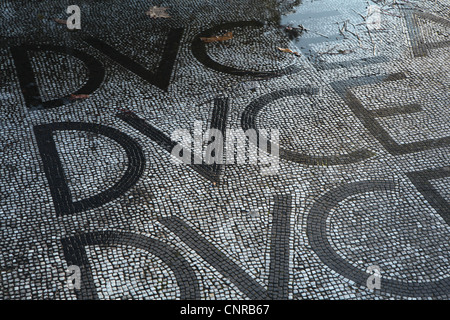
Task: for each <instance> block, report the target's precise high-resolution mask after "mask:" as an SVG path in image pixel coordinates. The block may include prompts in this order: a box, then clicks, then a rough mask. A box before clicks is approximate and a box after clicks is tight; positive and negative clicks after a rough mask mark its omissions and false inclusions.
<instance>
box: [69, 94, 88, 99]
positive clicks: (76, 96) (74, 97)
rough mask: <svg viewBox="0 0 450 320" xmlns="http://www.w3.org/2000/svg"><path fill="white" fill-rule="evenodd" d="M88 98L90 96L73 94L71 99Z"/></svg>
mask: <svg viewBox="0 0 450 320" xmlns="http://www.w3.org/2000/svg"><path fill="white" fill-rule="evenodd" d="M87 98H89V95H88V94H82V93H80V94H71V95H70V99H87Z"/></svg>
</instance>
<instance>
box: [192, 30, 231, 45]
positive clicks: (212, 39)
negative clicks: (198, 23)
mask: <svg viewBox="0 0 450 320" xmlns="http://www.w3.org/2000/svg"><path fill="white" fill-rule="evenodd" d="M232 38H233V32H231V31H230V32H227V33H225V34H224V35H223V36H215V37H201V38H200V40H202V41H203V42H206V43H209V42H218V41H219V42H221V41H227V40H230V39H232Z"/></svg>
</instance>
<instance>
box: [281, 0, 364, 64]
mask: <svg viewBox="0 0 450 320" xmlns="http://www.w3.org/2000/svg"><path fill="white" fill-rule="evenodd" d="M366 11H367V2H366V1H363V0H347V1H339V0H308V1H302V2H301V3H300V4H299V5H297V6H295V7H294V8H293V10H292V11H291V12H290V13H288V14H285V15H282V16H281V19H280V27H282V28H283V29H284V30H285V32H286V33H287V35H288V36H289V38H290V39H291V40H292V41H293V44H294V45H295V46H296V47H297V48H298V49H299V50H300V51H301V52H302V54H303V55H305V56H307V57H308V58H309V59H310V60H316V59H317V56H318V55H317V53H316V52H315V51H314V49H313V48H312V47H311V46H312V45H314V44H318V43H324V42H335V41H340V40H343V39H344V36H343V35H342V34H341V33H340V32H339V24H340V26H342V25H343V23H344V21H346V20H349V22H350V23H353V24H355V25H356V24H360V23H362V22H363V20H362V18H361V16H359V15H358V13H360V14H362V15H366ZM290 28H292V30H287V29H290Z"/></svg>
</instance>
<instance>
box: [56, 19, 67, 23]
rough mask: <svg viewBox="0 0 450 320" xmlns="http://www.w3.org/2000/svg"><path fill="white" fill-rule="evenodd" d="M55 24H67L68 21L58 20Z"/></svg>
mask: <svg viewBox="0 0 450 320" xmlns="http://www.w3.org/2000/svg"><path fill="white" fill-rule="evenodd" d="M55 22H56V23H59V24H67V20H63V19H58V18H56V19H55Z"/></svg>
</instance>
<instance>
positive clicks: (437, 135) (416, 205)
mask: <svg viewBox="0 0 450 320" xmlns="http://www.w3.org/2000/svg"><path fill="white" fill-rule="evenodd" d="M71 4H76V5H78V6H79V7H80V10H81V30H73V31H71V30H69V29H68V28H67V27H66V26H65V25H63V24H61V23H57V22H56V21H55V20H54V19H55V18H58V19H67V18H68V16H69V14H67V13H66V8H67V7H68V6H69V5H71ZM368 4H370V5H378V6H379V7H380V8H381V28H376V29H373V28H369V26H368V24H367V23H366V21H365V19H367V6H368ZM153 7H167V8H169V9H167V14H169V16H170V17H169V18H156V17H151V16H149V15H148V14H146V12H147V11H148V10H149V9H150V8H153ZM0 8H1V10H0V21H1V28H0V39H1V42H0V70H1V73H0V77H1V78H0V99H1V111H0V112H1V119H0V133H1V135H0V159H1V166H0V252H1V254H0V298H1V299H305V298H308V299H324V298H325V299H429V298H432V299H448V298H449V297H450V273H449V265H450V261H449V259H450V250H449V249H448V248H449V246H448V244H449V240H450V238H449V235H450V126H449V124H450V108H449V107H450V103H449V102H450V93H449V88H450V78H449V60H450V48H449V47H450V34H449V30H450V1H448V0H440V1H431V0H430V1H390V0H386V1H377V2H366V1H362V0H348V1H336V0H335V1H331V0H317V1H309V0H304V1H303V2H302V1H296V2H294V1H276V0H265V1H262V0H248V1H244V0H240V1H237V0H220V1H219V0H205V1H200V0H199V1H197V0H195V1H188V0H180V1H169V0H161V1H148V0H145V1H138V0H121V1H119V0H108V1H103V0H99V1H81V0H79V1H78V0H77V1H76V3H72V2H70V3H69V2H68V1H49V0H42V1H34V2H30V1H9V0H8V1H6V0H5V1H2V3H1V4H0ZM299 24H300V25H302V26H303V27H304V29H306V30H300V31H299V29H293V30H287V29H286V27H293V28H296V27H298V25H299ZM230 31H231V32H233V38H232V39H230V40H228V41H223V42H211V43H205V42H204V41H203V40H202V39H201V38H202V37H211V36H216V35H223V34H226V33H227V32H230ZM294 31H295V32H294ZM296 32H297V33H300V34H295V33H296ZM277 47H279V48H288V49H291V50H292V51H294V52H298V54H297V55H296V54H292V53H289V52H282V51H280V50H278V49H277ZM71 94H84V95H88V97H87V98H86V97H85V98H83V99H74V98H73V96H71ZM196 121H197V122H196ZM198 121H200V122H201V126H202V128H203V129H207V128H212V129H219V130H221V131H223V132H226V131H227V130H229V129H239V128H242V129H244V130H247V129H254V130H256V131H257V132H260V130H262V129H278V130H279V133H280V136H279V156H280V160H279V168H278V171H277V172H275V173H274V174H270V175H265V174H263V173H264V168H265V167H266V166H267V165H265V164H261V163H257V164H229V163H226V164H217V163H216V164H207V163H202V162H201V163H193V164H191V165H180V164H177V163H175V162H174V161H173V159H172V156H171V151H172V150H173V148H174V146H176V144H177V142H176V141H174V140H173V139H172V138H171V135H172V133H173V132H174V131H175V130H177V129H187V130H191V131H192V130H194V126H195V123H197V124H198ZM226 137H227V135H225V138H226ZM272 138H273V137H272ZM274 146H275V144H272V146H271V148H274ZM269 151H270V150H269ZM272 173H273V172H272ZM71 265H75V266H78V267H79V268H80V277H81V285H80V288H79V289H78V288H76V287H75V288H73V287H70V286H69V285H68V277H70V273H69V272H68V271H67V269H68V267H69V266H71ZM374 266H375V269H378V272H379V275H380V278H378V280H379V286H375V288H374V287H370V286H369V285H368V280H370V279H372V280H374V281H375V282H371V283H376V280H377V279H375V278H373V277H374V274H373V273H372V272H371V271H370V270H371V269H370V268H374ZM372 280H371V281H372ZM76 281H77V279H75V282H76ZM75 282H74V283H75Z"/></svg>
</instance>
